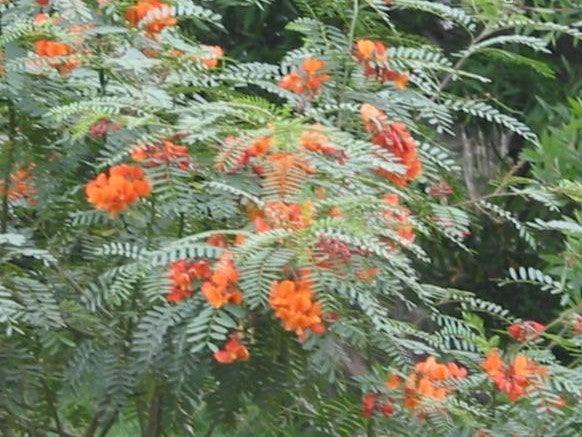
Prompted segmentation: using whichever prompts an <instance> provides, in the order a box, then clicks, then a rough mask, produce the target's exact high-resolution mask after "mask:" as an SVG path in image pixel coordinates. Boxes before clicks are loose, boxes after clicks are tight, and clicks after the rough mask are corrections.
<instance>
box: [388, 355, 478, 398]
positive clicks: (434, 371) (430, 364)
mask: <svg viewBox="0 0 582 437" xmlns="http://www.w3.org/2000/svg"><path fill="white" fill-rule="evenodd" d="M466 376H467V370H466V369H465V368H463V367H460V366H458V365H457V364H455V363H439V362H437V360H436V358H435V357H428V358H427V359H426V360H424V361H421V362H419V363H417V364H416V366H415V368H414V371H413V372H411V373H410V374H409V375H408V378H406V381H405V382H404V406H405V407H406V408H409V409H415V408H416V407H417V406H418V405H419V404H420V403H421V402H422V400H423V398H430V399H432V400H437V401H443V400H444V399H446V397H447V396H449V395H450V394H451V393H452V392H453V388H452V387H451V386H450V384H448V383H449V382H450V381H451V380H452V379H454V378H465V377H466ZM385 385H386V387H387V388H389V389H391V390H395V389H397V388H399V387H400V385H401V379H400V377H399V376H397V375H394V374H392V375H390V377H389V378H388V380H387V381H386V384H385Z"/></svg>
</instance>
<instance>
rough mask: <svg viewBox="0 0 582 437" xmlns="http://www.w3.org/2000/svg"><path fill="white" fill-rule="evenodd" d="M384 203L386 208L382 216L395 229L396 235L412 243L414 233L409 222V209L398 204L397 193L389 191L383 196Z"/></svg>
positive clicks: (414, 236)
mask: <svg viewBox="0 0 582 437" xmlns="http://www.w3.org/2000/svg"><path fill="white" fill-rule="evenodd" d="M383 200H384V203H385V204H386V205H387V207H388V208H387V209H386V210H385V211H384V218H385V219H386V220H387V221H388V222H389V224H390V226H391V227H392V228H394V229H395V230H396V233H397V234H398V236H399V237H400V238H401V239H402V240H404V241H405V242H408V243H412V242H413V241H414V240H415V238H416V235H415V234H414V229H413V228H412V225H411V224H410V220H409V218H410V210H409V209H408V208H404V207H403V206H400V198H399V197H398V195H397V194H394V193H389V194H386V195H385V196H384V199H383Z"/></svg>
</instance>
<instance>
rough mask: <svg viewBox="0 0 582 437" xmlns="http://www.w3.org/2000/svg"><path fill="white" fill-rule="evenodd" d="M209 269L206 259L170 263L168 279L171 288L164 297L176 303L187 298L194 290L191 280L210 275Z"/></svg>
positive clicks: (203, 278)
mask: <svg viewBox="0 0 582 437" xmlns="http://www.w3.org/2000/svg"><path fill="white" fill-rule="evenodd" d="M210 274H211V271H210V266H209V265H208V261H204V260H202V261H197V262H194V261H189V260H179V261H174V262H173V263H172V264H170V274H169V276H170V281H171V283H172V288H171V290H170V292H169V293H168V295H167V296H166V299H167V300H168V301H169V302H172V303H177V302H180V301H181V300H184V299H186V298H189V297H191V296H192V293H193V292H194V285H193V282H194V281H195V280H205V279H208V278H209V277H210Z"/></svg>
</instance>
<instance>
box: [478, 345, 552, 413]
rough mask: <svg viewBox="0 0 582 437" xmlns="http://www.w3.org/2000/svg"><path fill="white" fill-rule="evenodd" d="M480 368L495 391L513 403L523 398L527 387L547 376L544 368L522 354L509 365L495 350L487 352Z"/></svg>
mask: <svg viewBox="0 0 582 437" xmlns="http://www.w3.org/2000/svg"><path fill="white" fill-rule="evenodd" d="M481 367H482V368H483V370H484V371H485V373H487V375H488V376H489V379H491V381H493V383H495V385H496V386H497V389H498V390H500V391H502V392H503V393H506V394H507V395H508V396H509V399H511V400H512V401H513V402H515V401H517V400H518V399H520V398H521V397H523V396H524V395H525V394H526V391H527V389H528V387H530V386H531V385H532V384H535V383H536V382H537V381H539V380H540V378H543V377H546V376H547V375H548V370H547V369H546V368H545V367H542V366H540V365H538V364H537V363H535V362H534V361H532V360H530V359H529V358H527V357H526V356H525V355H522V354H517V355H516V357H515V358H514V360H513V362H512V363H511V364H506V363H505V362H504V361H503V360H502V359H501V355H500V354H499V351H498V350H497V349H492V350H491V351H489V353H488V354H487V356H486V358H485V360H484V361H483V363H481Z"/></svg>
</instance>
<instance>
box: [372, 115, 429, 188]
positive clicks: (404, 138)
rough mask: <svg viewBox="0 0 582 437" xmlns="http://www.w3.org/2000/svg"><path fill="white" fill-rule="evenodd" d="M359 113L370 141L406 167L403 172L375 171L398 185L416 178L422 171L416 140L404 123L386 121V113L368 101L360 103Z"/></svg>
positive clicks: (405, 183) (404, 184) (406, 183)
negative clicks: (368, 133)
mask: <svg viewBox="0 0 582 437" xmlns="http://www.w3.org/2000/svg"><path fill="white" fill-rule="evenodd" d="M361 115H362V120H363V122H364V125H365V127H366V130H367V131H368V132H370V133H371V134H372V142H373V143H374V144H377V145H378V146H380V147H382V148H383V149H385V150H387V151H389V152H390V153H392V154H394V155H395V156H396V157H398V158H399V159H400V161H401V162H402V164H403V165H404V167H405V168H406V172H405V173H404V174H400V173H394V172H390V171H387V170H385V169H378V170H377V173H378V174H379V175H381V176H383V177H385V178H387V179H389V180H390V181H392V182H393V183H395V184H396V185H400V186H406V185H408V183H409V182H410V181H411V180H414V179H416V178H417V177H418V176H419V175H420V173H421V172H422V163H421V162H420V160H419V159H418V152H417V145H416V141H414V139H413V138H412V136H411V135H410V132H409V131H408V128H407V127H406V125H405V124H404V123H388V120H387V117H386V114H384V113H383V112H382V111H380V110H379V109H378V108H376V107H375V106H372V105H370V104H368V103H364V104H363V105H362V107H361Z"/></svg>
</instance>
